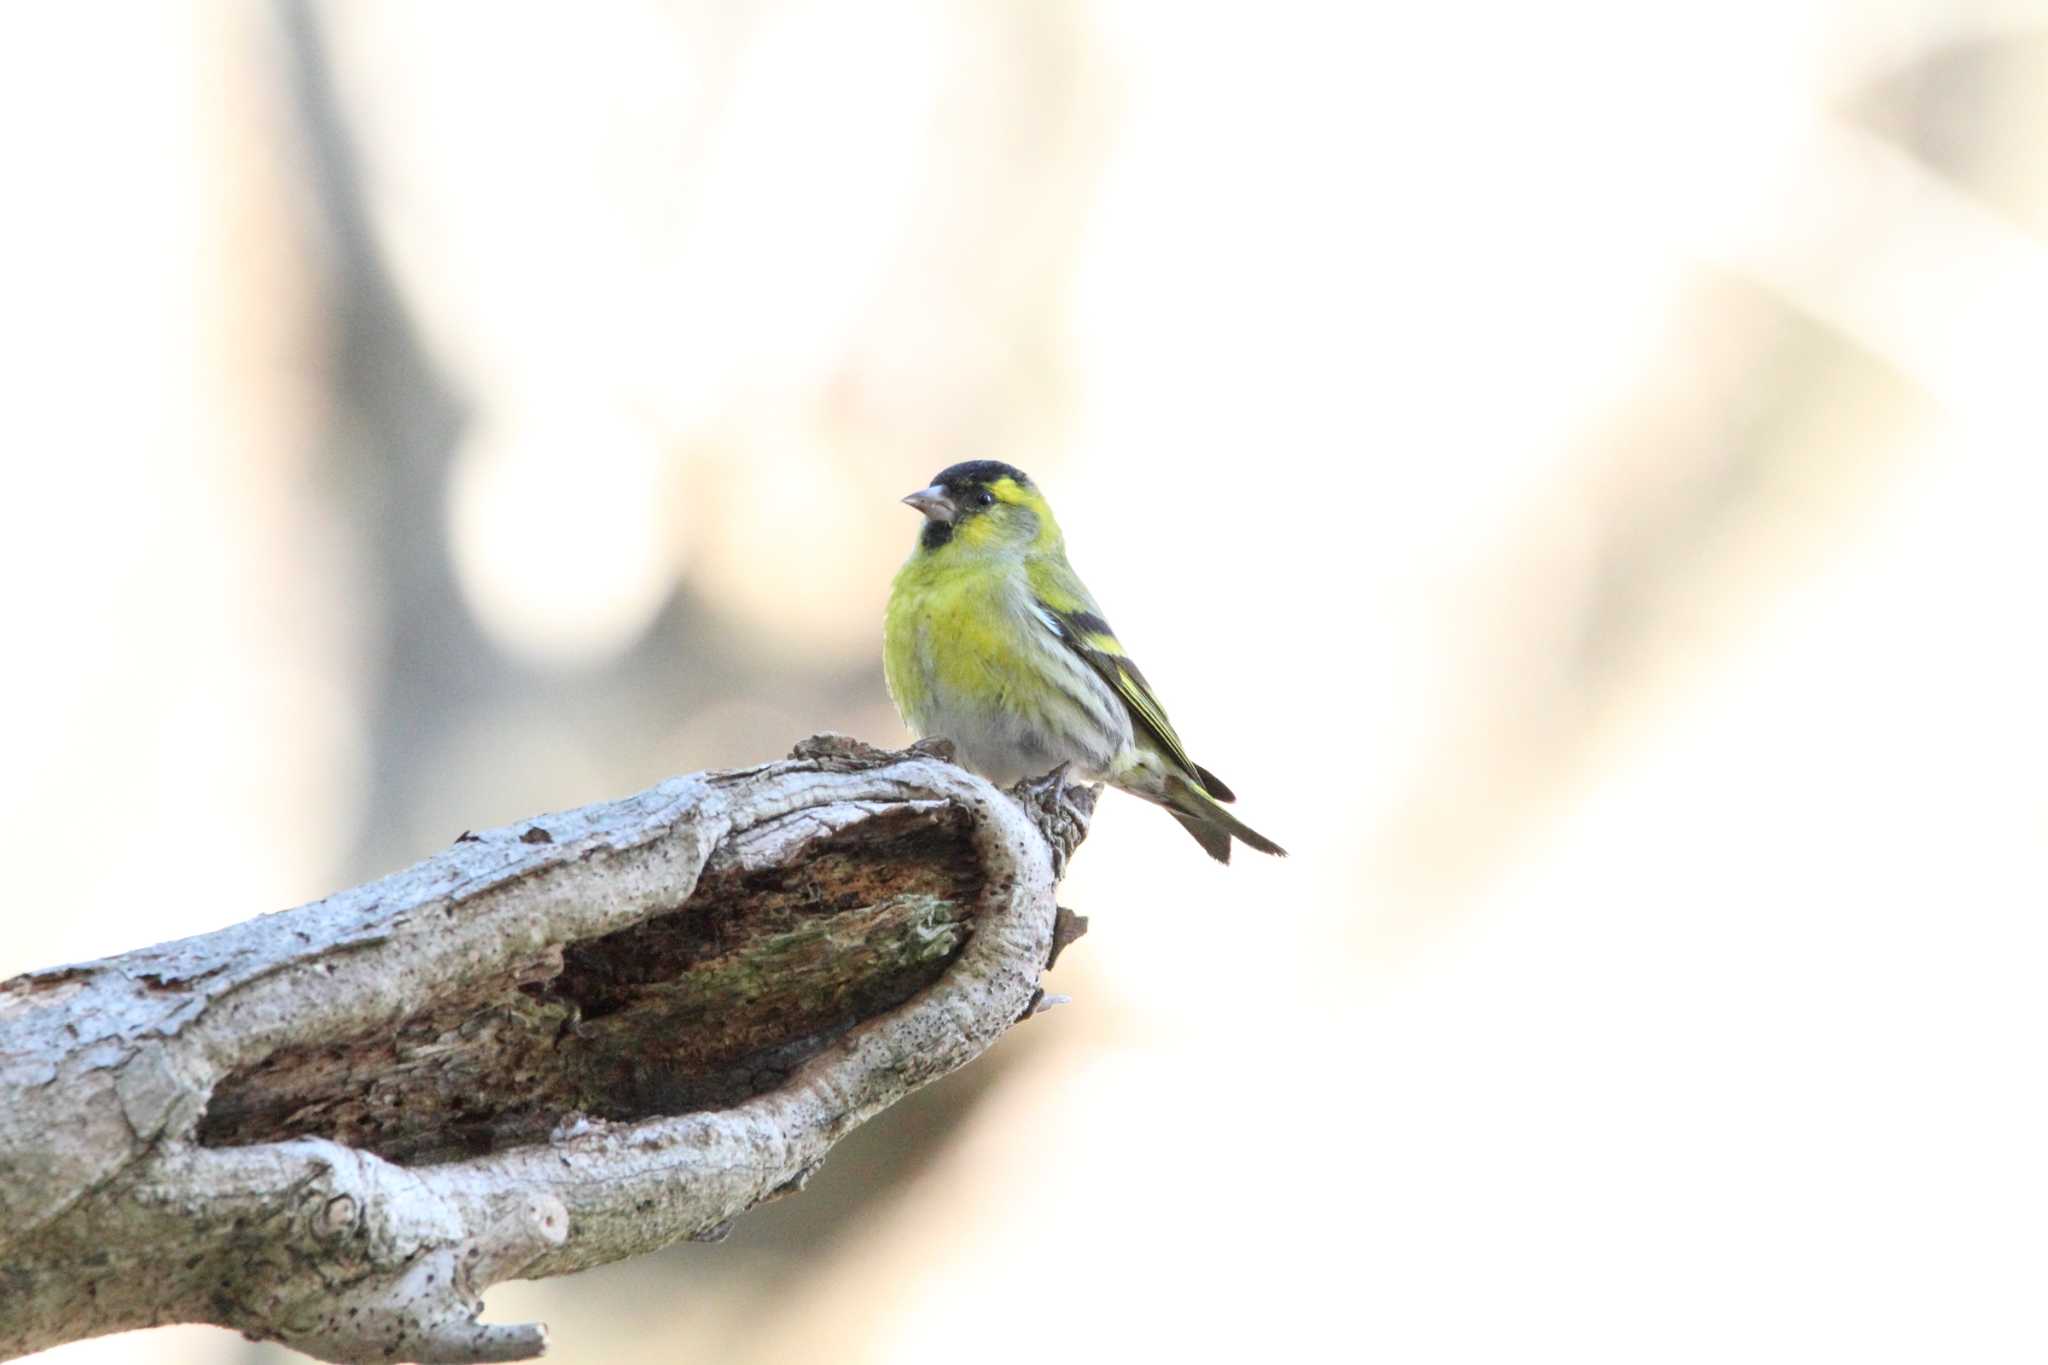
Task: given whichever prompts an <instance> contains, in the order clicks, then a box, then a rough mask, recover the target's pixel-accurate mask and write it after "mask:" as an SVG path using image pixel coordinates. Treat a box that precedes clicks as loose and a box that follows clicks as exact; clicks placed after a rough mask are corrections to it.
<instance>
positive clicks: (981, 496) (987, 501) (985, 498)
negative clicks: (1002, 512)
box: [974, 488, 996, 507]
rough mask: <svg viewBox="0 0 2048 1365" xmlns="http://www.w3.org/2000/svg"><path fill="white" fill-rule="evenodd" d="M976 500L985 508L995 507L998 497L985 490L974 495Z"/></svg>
mask: <svg viewBox="0 0 2048 1365" xmlns="http://www.w3.org/2000/svg"><path fill="white" fill-rule="evenodd" d="M974 500H975V502H977V503H979V504H980V505H981V506H983V507H993V506H995V501H996V495H995V494H993V493H991V492H989V491H988V490H987V489H986V488H984V489H982V490H981V491H980V492H979V493H976V494H975V495H974Z"/></svg>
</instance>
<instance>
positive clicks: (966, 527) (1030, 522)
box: [903, 460, 1060, 558]
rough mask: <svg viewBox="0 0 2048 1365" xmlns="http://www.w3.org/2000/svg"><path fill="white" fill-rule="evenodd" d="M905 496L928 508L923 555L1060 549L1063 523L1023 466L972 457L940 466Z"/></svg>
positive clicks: (924, 509)
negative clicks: (924, 485)
mask: <svg viewBox="0 0 2048 1365" xmlns="http://www.w3.org/2000/svg"><path fill="white" fill-rule="evenodd" d="M903 501H905V502H907V503H909V504H910V505H911V506H912V507H915V508H916V509H917V510H918V511H920V512H922V513H924V515H925V524H924V531H923V532H922V533H921V534H920V535H919V537H918V542H917V543H918V550H919V553H921V554H927V555H937V554H944V555H946V556H947V557H949V558H951V557H955V556H959V555H961V554H962V553H963V552H964V553H966V554H968V555H1024V554H1032V553H1041V552H1044V551H1046V550H1049V549H1053V548H1056V547H1057V546H1058V545H1059V541H1060V528H1059V523H1057V522H1055V521H1054V520H1053V517H1052V508H1051V506H1050V505H1049V504H1047V502H1046V500H1045V498H1044V496H1043V495H1042V494H1040V493H1039V491H1038V489H1037V488H1036V487H1035V486H1034V485H1033V484H1032V482H1031V479H1030V477H1029V476H1028V475H1026V474H1025V473H1024V471H1023V470H1021V469H1017V468H1014V467H1013V466H1010V465H1006V464H1003V463H1001V462H1000V461H997V460H971V461H969V462H968V463H966V464H956V465H954V466H952V467H951V468H949V469H943V470H940V471H939V473H938V475H937V477H935V478H934V479H933V480H932V482H931V486H930V487H929V488H920V489H919V490H918V491H917V492H915V493H912V494H911V495H909V496H908V497H906V498H904V499H903Z"/></svg>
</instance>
